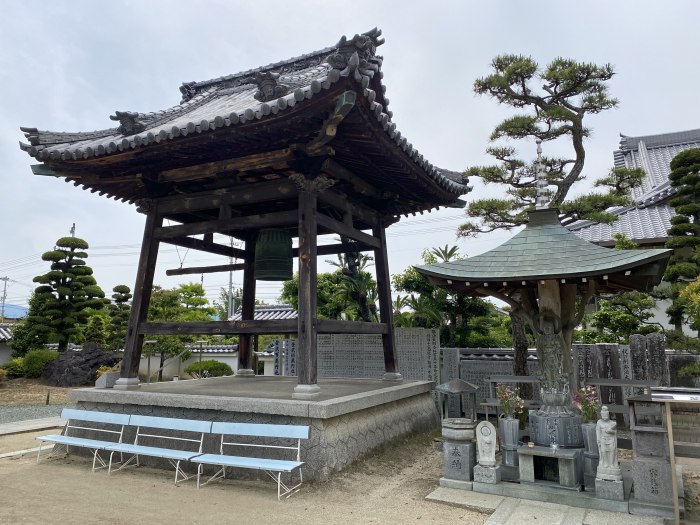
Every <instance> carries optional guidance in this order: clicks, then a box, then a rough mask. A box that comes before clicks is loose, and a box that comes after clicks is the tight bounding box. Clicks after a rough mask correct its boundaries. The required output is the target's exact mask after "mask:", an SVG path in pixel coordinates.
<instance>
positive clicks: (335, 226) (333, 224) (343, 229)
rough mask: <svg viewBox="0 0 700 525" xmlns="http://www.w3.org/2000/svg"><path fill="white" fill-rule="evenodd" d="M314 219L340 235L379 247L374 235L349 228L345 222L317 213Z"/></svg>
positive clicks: (379, 243) (379, 244)
mask: <svg viewBox="0 0 700 525" xmlns="http://www.w3.org/2000/svg"><path fill="white" fill-rule="evenodd" d="M316 220H317V222H318V225H319V226H323V227H324V228H328V229H329V230H331V231H332V232H335V233H339V234H340V235H345V236H346V237H350V238H351V239H352V240H354V241H358V242H361V243H363V244H366V245H368V246H371V247H372V248H379V247H380V246H381V242H380V241H379V239H377V238H376V237H373V236H371V235H369V234H367V233H364V232H362V231H360V230H356V229H355V228H351V227H350V226H348V225H347V224H344V223H342V222H340V221H336V220H335V219H331V218H330V217H328V216H327V215H323V214H322V213H319V214H318V216H317V217H316Z"/></svg>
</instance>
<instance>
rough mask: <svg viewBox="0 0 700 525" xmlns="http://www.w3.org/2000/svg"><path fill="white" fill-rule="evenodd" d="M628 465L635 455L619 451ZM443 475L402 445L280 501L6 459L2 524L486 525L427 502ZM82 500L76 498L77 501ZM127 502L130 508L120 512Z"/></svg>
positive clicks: (233, 488)
mask: <svg viewBox="0 0 700 525" xmlns="http://www.w3.org/2000/svg"><path fill="white" fill-rule="evenodd" d="M47 388H49V387H47V386H45V385H42V384H41V383H39V382H38V381H36V380H28V379H14V380H11V381H5V384H4V386H1V387H0V411H1V410H2V406H3V405H4V406H7V405H25V404H26V405H36V404H44V403H45V400H46V392H47ZM50 390H51V395H50V402H51V404H65V403H67V402H68V398H67V394H68V392H69V391H70V389H69V388H58V387H50ZM50 432H53V431H43V432H29V433H24V434H14V435H7V436H0V455H2V454H5V453H8V452H14V451H18V450H26V449H31V448H34V447H36V446H37V442H36V440H35V436H37V435H40V434H42V433H50ZM620 459H621V460H625V459H631V452H630V451H626V450H620ZM677 459H678V462H679V463H680V464H682V465H683V482H684V488H685V494H686V505H687V507H688V512H686V521H685V522H686V523H700V459H691V458H677ZM441 475H442V454H441V453H440V452H439V451H438V450H437V449H436V447H435V445H434V443H433V440H432V438H431V437H427V436H418V437H414V438H411V439H407V440H404V441H403V442H402V443H399V444H397V445H396V446H394V447H391V448H389V449H387V450H385V451H383V452H381V453H378V454H375V455H373V456H370V457H368V458H366V459H364V460H363V461H361V462H358V463H356V464H355V465H353V466H352V467H351V468H350V469H347V470H346V471H344V472H341V473H338V474H336V475H334V476H333V478H332V479H331V480H330V481H328V482H326V483H308V484H305V485H304V486H303V487H302V490H301V492H299V493H297V494H295V495H293V496H292V497H291V498H290V499H288V500H285V501H283V502H281V503H278V502H277V500H276V497H275V496H276V492H275V486H274V485H273V484H272V483H271V482H270V483H264V482H257V483H256V482H249V481H245V482H235V481H230V480H224V481H222V482H217V483H214V484H212V485H209V486H206V487H203V488H202V489H200V490H197V488H196V484H193V483H192V482H191V481H190V482H185V483H183V484H181V485H180V486H177V487H176V486H174V485H173V482H172V481H173V475H172V474H171V473H169V472H166V471H159V470H152V469H146V468H138V469H130V470H125V471H124V472H117V473H115V474H113V475H112V476H107V474H106V472H104V471H98V472H96V473H94V474H92V473H91V472H90V462H89V461H88V460H87V459H85V458H82V457H76V456H69V457H67V458H58V459H51V460H48V461H42V462H41V463H39V464H37V463H36V456H35V454H33V453H31V454H27V455H26V456H24V457H22V458H0V497H2V501H3V505H2V507H1V508H0V524H5V523H7V524H17V523H28V524H36V523H53V522H61V524H62V525H68V524H72V523H76V524H78V523H79V524H81V525H82V524H84V523H96V524H117V523H119V524H130V523H142V522H144V521H146V522H148V523H150V524H159V523H167V524H168V525H175V524H179V523H188V524H191V523H206V522H214V523H216V522H219V523H229V522H232V523H259V522H276V523H285V524H286V523H290V524H294V523H304V524H316V523H318V524H327V523H334V524H335V523H409V522H413V523H447V522H452V521H454V520H459V522H460V523H465V524H482V523H484V522H485V521H486V520H487V519H488V515H486V514H480V513H478V512H474V511H469V510H466V509H461V508H456V507H449V506H447V505H443V504H438V503H433V502H428V501H426V500H425V496H426V495H428V494H429V493H430V492H432V491H433V490H434V489H435V488H436V487H437V484H438V480H439V478H440V476H441ZM76 495H77V496H76ZM121 502H128V505H126V506H125V508H119V507H120V506H121V505H120V503H121Z"/></svg>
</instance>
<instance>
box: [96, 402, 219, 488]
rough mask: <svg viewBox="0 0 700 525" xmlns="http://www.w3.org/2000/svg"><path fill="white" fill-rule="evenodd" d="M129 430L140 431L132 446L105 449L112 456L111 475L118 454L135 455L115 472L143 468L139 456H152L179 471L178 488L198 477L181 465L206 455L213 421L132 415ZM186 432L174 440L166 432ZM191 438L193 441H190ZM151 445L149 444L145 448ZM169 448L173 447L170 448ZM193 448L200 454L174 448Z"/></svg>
mask: <svg viewBox="0 0 700 525" xmlns="http://www.w3.org/2000/svg"><path fill="white" fill-rule="evenodd" d="M129 426H135V427H136V438H135V439H134V442H133V444H132V443H117V444H111V445H110V446H107V447H105V450H106V451H108V452H110V455H109V469H108V472H109V474H111V473H112V458H113V456H114V454H115V453H116V452H119V453H121V454H131V457H130V458H129V459H128V460H127V461H123V462H122V463H121V466H120V467H119V468H118V469H115V470H121V469H123V468H126V467H127V466H129V465H135V466H138V465H139V456H149V457H155V458H162V459H167V460H168V462H169V463H170V464H171V465H172V466H173V467H174V468H175V484H176V485H177V484H178V483H179V482H180V481H185V480H187V479H190V478H191V477H193V476H194V475H189V476H188V475H187V474H185V472H184V471H183V470H182V468H181V466H180V463H181V462H182V461H190V460H192V459H193V458H195V457H196V456H199V455H201V454H202V446H203V444H204V436H205V435H206V434H209V432H210V431H211V426H212V423H211V421H198V420H194V419H176V418H170V417H153V416H137V415H132V416H131V417H130V418H129ZM164 430H165V431H177V432H185V437H183V436H182V435H179V436H173V435H168V434H166V433H164V432H163V431H164ZM187 436H190V437H187ZM145 443H147V444H145ZM168 445H169V446H168ZM173 445H178V446H179V447H183V446H184V447H186V446H190V448H194V447H195V446H196V450H181V449H176V448H173Z"/></svg>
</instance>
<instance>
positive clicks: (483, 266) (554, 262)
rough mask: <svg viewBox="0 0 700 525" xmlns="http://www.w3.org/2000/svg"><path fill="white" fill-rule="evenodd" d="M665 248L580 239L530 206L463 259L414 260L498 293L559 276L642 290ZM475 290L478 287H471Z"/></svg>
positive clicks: (434, 275) (448, 282)
mask: <svg viewBox="0 0 700 525" xmlns="http://www.w3.org/2000/svg"><path fill="white" fill-rule="evenodd" d="M670 255H671V250H662V249H649V250H613V249H610V248H604V247H602V246H597V245H595V244H592V243H590V242H588V241H584V240H583V239H580V238H579V237H577V236H576V235H574V234H573V233H572V232H570V231H569V230H567V229H566V228H565V227H564V226H562V225H561V223H560V222H559V218H558V210H556V209H544V210H536V211H532V212H530V222H529V223H528V224H527V225H526V226H525V228H524V229H522V230H521V231H520V232H519V233H517V234H516V235H514V236H513V237H511V238H510V239H509V240H507V241H506V242H504V243H503V244H501V245H500V246H498V247H496V248H494V249H493V250H490V251H488V252H485V253H482V254H480V255H476V256H474V257H469V258H467V259H463V260H458V261H450V262H444V263H439V264H428V265H423V266H417V267H416V269H417V270H418V272H420V273H421V274H423V275H425V276H426V277H428V278H429V279H430V280H431V282H433V283H435V284H439V285H440V286H443V287H446V288H449V289H453V290H455V291H462V292H464V291H469V290H471V291H477V289H483V288H488V289H489V290H496V291H498V290H501V291H502V293H510V291H512V290H515V289H518V288H522V287H523V286H533V285H535V284H536V283H537V281H539V280H546V279H561V280H562V281H564V282H570V283H576V284H578V285H580V286H581V287H585V285H584V283H586V282H587V281H588V280H595V281H596V283H597V288H598V290H599V291H616V290H628V289H634V290H648V289H650V288H651V287H652V286H654V285H656V284H658V283H659V282H660V281H661V277H662V275H663V271H664V268H665V267H666V263H667V262H668V258H669V257H670ZM477 293H478V292H477Z"/></svg>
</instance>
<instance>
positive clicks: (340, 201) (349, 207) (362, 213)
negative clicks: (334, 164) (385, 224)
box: [318, 188, 380, 224]
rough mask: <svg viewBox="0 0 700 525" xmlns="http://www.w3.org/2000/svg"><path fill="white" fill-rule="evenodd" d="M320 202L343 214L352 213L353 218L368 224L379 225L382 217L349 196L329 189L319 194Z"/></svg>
mask: <svg viewBox="0 0 700 525" xmlns="http://www.w3.org/2000/svg"><path fill="white" fill-rule="evenodd" d="M318 200H320V201H321V202H323V203H324V204H328V205H329V206H332V207H333V208H335V209H337V210H338V211H340V212H341V213H351V214H352V216H353V217H355V218H357V219H360V220H361V221H364V222H366V223H367V224H377V222H379V219H380V215H379V214H378V213H377V212H376V211H374V210H373V209H371V208H368V207H367V206H364V205H362V204H360V203H358V202H353V201H351V200H350V199H349V198H348V196H347V195H345V194H342V193H340V192H338V191H335V190H333V189H332V188H329V189H327V190H324V191H322V192H321V193H319V194H318Z"/></svg>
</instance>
